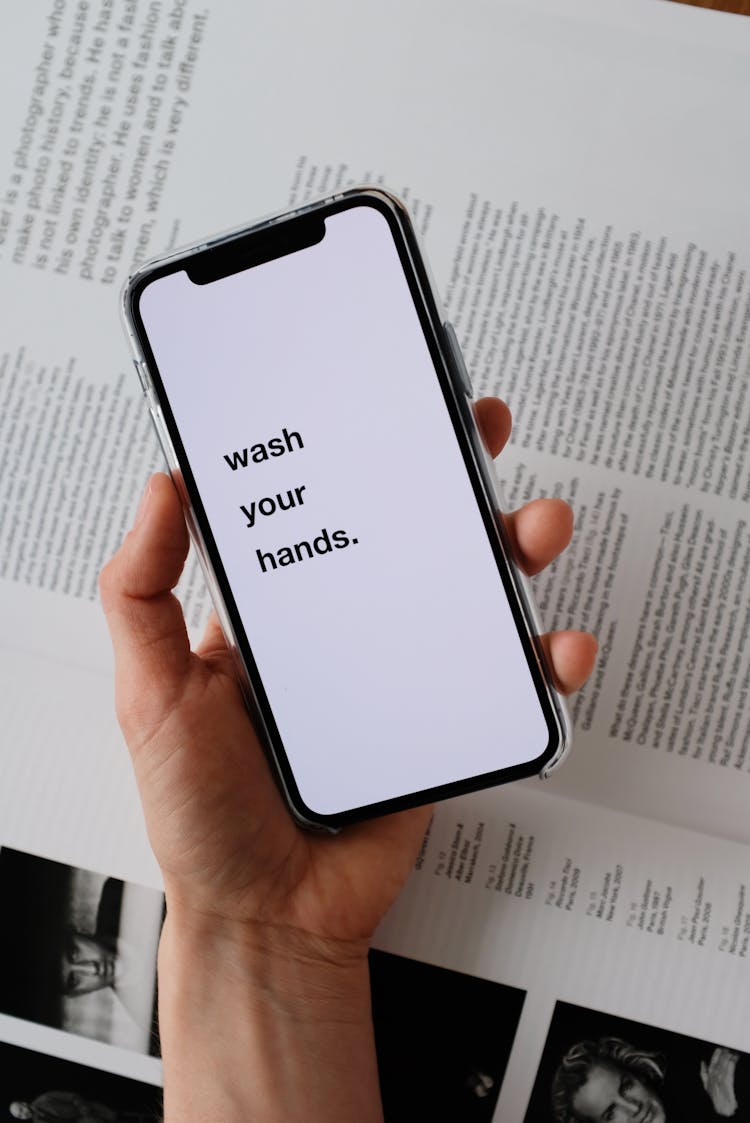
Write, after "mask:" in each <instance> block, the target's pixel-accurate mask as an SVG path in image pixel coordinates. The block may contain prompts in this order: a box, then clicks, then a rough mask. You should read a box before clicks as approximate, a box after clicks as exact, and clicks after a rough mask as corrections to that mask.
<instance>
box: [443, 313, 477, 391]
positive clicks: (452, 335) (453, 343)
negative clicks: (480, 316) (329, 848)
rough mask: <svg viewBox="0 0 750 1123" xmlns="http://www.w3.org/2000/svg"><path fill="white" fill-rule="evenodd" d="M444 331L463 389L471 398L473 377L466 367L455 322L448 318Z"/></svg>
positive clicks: (454, 367)
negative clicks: (470, 376) (454, 325)
mask: <svg viewBox="0 0 750 1123" xmlns="http://www.w3.org/2000/svg"><path fill="white" fill-rule="evenodd" d="M443 331H444V332H445V338H446V339H447V341H448V350H449V351H450V355H451V359H452V360H453V369H454V370H455V372H456V374H457V375H458V379H459V383H460V386H461V389H462V390H463V392H464V393H465V394H466V395H467V396H468V397H470V398H471V397H473V396H474V391H473V389H472V386H471V379H470V378H469V372H468V371H467V369H466V363H465V362H464V357H463V355H462V354H461V348H460V347H459V345H458V339H457V337H456V329H455V328H454V327H453V324H452V323H451V322H450V320H446V321H445V323H444V324H443Z"/></svg>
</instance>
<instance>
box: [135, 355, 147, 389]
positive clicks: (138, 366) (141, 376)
mask: <svg viewBox="0 0 750 1123" xmlns="http://www.w3.org/2000/svg"><path fill="white" fill-rule="evenodd" d="M133 366H134V367H135V373H136V374H137V375H138V381H139V382H140V384H141V389H142V390H143V393H144V394H148V382H147V381H146V374H145V370H146V368H145V367H144V365H143V363H142V361H141V360H140V359H133Z"/></svg>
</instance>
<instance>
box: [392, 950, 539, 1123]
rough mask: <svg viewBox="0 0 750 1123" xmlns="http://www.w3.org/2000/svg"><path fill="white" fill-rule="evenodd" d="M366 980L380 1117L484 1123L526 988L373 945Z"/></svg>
mask: <svg viewBox="0 0 750 1123" xmlns="http://www.w3.org/2000/svg"><path fill="white" fill-rule="evenodd" d="M370 978H371V980H372V1008H373V1020H374V1023H375V1044H376V1047H377V1053H378V1069H379V1072H380V1087H381V1092H382V1096H383V1109H384V1113H385V1119H386V1121H387V1123H401V1121H402V1120H403V1121H404V1123H405V1121H407V1120H409V1121H410V1123H414V1121H415V1120H419V1119H429V1120H430V1121H431V1123H442V1121H445V1123H449V1121H450V1123H458V1121H461V1123H470V1121H471V1123H474V1121H476V1123H484V1121H487V1123H489V1120H491V1119H492V1117H493V1114H494V1111H495V1106H496V1104H497V1099H498V1096H499V1094H500V1089H501V1087H502V1083H503V1077H504V1075H505V1069H506V1066H507V1063H508V1057H509V1056H510V1050H511V1047H512V1045H513V1039H514V1037H515V1033H516V1028H517V1026H518V1022H519V1019H520V1017H521V1009H522V1007H523V1001H524V998H525V992H524V991H522V990H518V989H516V988H515V987H509V986H504V985H503V984H502V983H495V982H491V981H489V980H488V979H482V978H478V977H477V976H475V975H465V974H462V973H461V972H459V971H450V970H447V969H446V968H444V967H435V966H433V965H432V964H429V963H420V962H417V961H416V960H414V959H407V958H405V957H404V956H400V955H392V954H390V953H388V952H382V951H375V950H372V951H371V952H370Z"/></svg>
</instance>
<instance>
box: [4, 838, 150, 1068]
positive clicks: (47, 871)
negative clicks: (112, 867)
mask: <svg viewBox="0 0 750 1123" xmlns="http://www.w3.org/2000/svg"><path fill="white" fill-rule="evenodd" d="M0 898H1V899H2V901H3V906H4V910H5V915H6V916H7V917H10V918H12V920H11V922H10V923H6V924H5V925H4V926H3V929H2V932H1V933H0V964H2V968H1V969H0V1012H2V1013H3V1014H10V1015H12V1016H14V1017H17V1018H24V1019H26V1020H27V1021H32V1022H38V1023H40V1024H42V1025H47V1026H53V1027H54V1028H57V1029H63V1030H66V1031H68V1032H69V1033H75V1034H78V1035H80V1036H82V1037H90V1038H94V1039H95V1040H97V1041H103V1042H105V1043H107V1044H110V1045H118V1046H120V1047H122V1048H125V1049H132V1050H134V1051H136V1052H140V1053H147V1054H148V1053H150V1054H154V1055H158V1052H159V1047H158V1035H157V1033H156V953H157V947H158V943H159V933H160V931H161V924H162V920H163V916H164V897H163V895H162V893H160V892H159V891H158V890H156V889H150V888H146V887H145V886H142V885H134V884H132V883H130V882H124V881H120V880H118V879H117V878H113V877H105V876H104V875H102V874H98V873H93V872H91V871H90V870H84V869H77V868H74V867H72V866H67V865H63V864H62V863H60V862H52V861H49V860H48V859H46V858H39V857H36V856H34V855H31V854H24V853H22V852H20V851H17V850H11V849H7V848H3V849H0Z"/></svg>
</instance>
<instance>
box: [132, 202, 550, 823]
mask: <svg viewBox="0 0 750 1123" xmlns="http://www.w3.org/2000/svg"><path fill="white" fill-rule="evenodd" d="M357 206H370V207H374V208H375V209H377V210H378V211H380V213H381V214H383V215H384V217H385V218H386V219H387V221H388V225H389V228H390V230H391V234H392V236H393V239H394V243H395V246H396V249H397V252H398V255H399V259H400V261H401V264H402V267H403V269H404V274H405V276H406V279H407V282H408V285H409V290H410V292H411V295H412V299H413V300H414V306H415V311H416V313H417V315H418V317H419V320H420V324H421V326H422V330H423V332H424V336H425V340H426V342H427V346H428V349H429V351H430V356H431V358H432V361H433V367H434V369H435V373H436V377H437V380H438V385H439V386H440V389H441V392H442V394H443V400H444V402H445V406H446V409H447V410H448V413H449V416H450V418H451V423H452V425H453V429H454V432H455V434H456V439H457V441H458V444H459V448H460V449H461V454H462V457H463V461H464V465H465V467H466V470H467V474H468V475H469V478H470V480H471V484H472V489H473V491H474V495H475V498H476V501H477V504H478V506H479V508H480V511H481V513H482V518H483V522H484V525H485V529H486V532H487V536H488V540H489V542H490V545H491V548H492V551H493V556H494V558H495V561H496V564H497V568H498V573H499V575H500V578H501V580H502V582H503V585H504V588H505V593H506V597H507V599H508V602H509V604H510V607H511V611H512V613H513V618H514V621H515V624H516V628H517V631H518V634H519V637H520V639H521V642H522V646H523V650H524V654H525V657H526V660H527V664H528V666H529V670H530V673H531V676H532V680H533V682H534V685H535V688H536V692H537V697H538V700H539V704H540V707H541V709H542V713H543V715H544V719H545V724H546V727H547V729H548V733H549V739H548V743H547V746H546V748H545V749H544V751H543V752H542V753H541V754H540V755H539V756H538V757H535V758H534V759H532V760H529V761H525V762H522V763H520V764H517V765H511V766H509V767H505V768H500V769H497V770H493V771H491V772H486V773H481V774H479V775H477V776H471V777H466V778H464V779H460V780H455V781H452V782H450V783H448V784H443V785H440V786H438V787H433V788H426V789H422V790H420V791H417V792H410V793H407V794H405V795H403V796H398V797H394V798H392V799H389V800H385V801H381V802H377V803H371V804H366V805H363V806H361V807H357V808H351V809H348V810H346V811H341V812H337V813H335V814H321V813H318V812H316V811H315V810H314V809H313V808H310V807H308V806H307V804H306V803H305V802H304V800H303V799H302V797H301V795H300V792H299V789H298V787H297V784H296V782H295V779H294V774H293V772H292V769H291V766H290V764H289V760H288V757H287V754H286V751H285V749H284V745H283V741H282V739H281V736H280V734H279V730H278V727H277V725H276V722H275V720H274V716H273V710H272V707H271V705H270V702H269V700H268V697H267V695H266V692H265V689H264V687H263V682H262V679H261V677H260V674H259V671H258V667H257V665H256V663H255V659H254V657H253V654H252V646H251V644H250V642H249V639H248V636H247V633H246V631H245V627H244V625H243V622H242V619H241V617H240V614H239V612H238V609H237V605H236V603H235V600H234V597H233V594H232V590H231V588H230V586H229V582H228V580H227V577H226V573H225V571H224V567H223V564H222V561H221V557H220V555H219V551H218V549H217V546H216V542H215V540H214V537H213V534H212V532H211V526H210V523H209V520H208V518H207V515H206V511H205V508H204V506H203V503H202V500H201V496H200V492H199V490H198V487H197V484H196V481H195V479H194V477H193V474H192V471H191V468H190V462H189V459H188V457H187V454H186V451H185V448H184V446H183V444H182V440H181V438H180V433H179V429H178V427H177V424H176V422H175V418H174V415H173V413H172V410H171V407H170V404H169V398H168V396H167V393H166V390H165V387H164V384H163V382H162V379H161V376H160V373H159V369H158V364H157V362H156V359H155V356H154V354H153V351H152V349H151V346H150V344H149V340H148V336H147V334H146V331H145V327H144V324H143V320H142V318H141V315H140V308H139V305H140V299H141V297H142V295H143V293H144V291H145V289H146V288H147V287H148V286H149V285H151V284H152V283H153V282H155V281H157V280H159V279H160V278H163V277H165V276H168V275H169V274H172V273H176V272H181V271H186V272H187V274H188V276H189V277H191V279H192V280H193V281H194V283H197V284H205V283H211V281H213V280H218V279H220V278H221V277H223V276H229V275H231V274H232V273H236V272H240V271H242V270H244V269H246V268H252V267H253V265H254V264H260V263H261V261H267V260H272V259H273V258H274V257H279V256H282V255H284V254H286V253H291V252H295V250H296V249H301V248H304V247H305V245H312V244H314V240H315V239H314V238H313V239H312V240H310V241H306V239H308V238H312V234H313V233H314V232H319V229H320V224H321V222H322V224H323V236H324V224H325V219H326V217H328V216H329V215H333V214H337V213H339V212H340V211H343V210H348V209H350V208H352V207H357ZM317 240H321V239H320V238H318V239H317ZM274 247H275V249H276V251H277V252H273V249H274ZM266 254H269V256H265V255H266ZM191 274H192V276H191ZM125 300H126V308H127V312H128V315H129V319H130V322H131V324H132V326H133V329H134V331H135V334H136V338H137V342H138V346H139V348H140V350H141V352H142V354H143V356H144V359H145V362H146V364H147V370H148V374H149V378H150V381H151V383H152V386H153V390H154V392H155V397H156V400H157V404H158V408H159V410H160V412H161V415H162V418H163V421H164V424H165V426H166V429H167V434H168V437H169V441H170V443H171V445H172V449H173V450H174V455H175V459H176V461H177V463H178V464H179V470H180V474H181V477H182V481H181V482H182V486H183V488H184V491H185V494H186V496H187V499H188V500H189V503H190V507H191V508H192V512H193V515H194V518H195V521H196V523H197V527H198V530H199V531H200V535H201V537H202V540H203V545H204V547H205V551H206V553H207V555H208V559H209V561H210V566H211V569H212V572H213V576H214V577H215V581H216V584H217V585H218V587H219V590H220V593H221V596H222V599H223V604H224V607H225V610H226V613H227V616H228V618H229V620H230V622H231V626H232V630H233V632H234V638H235V640H236V644H237V648H238V650H239V653H240V656H241V659H242V663H243V666H244V669H245V672H246V674H247V678H248V681H249V684H250V687H251V690H252V699H251V700H250V701H252V703H253V705H254V707H255V708H256V710H257V714H258V716H259V717H260V718H261V723H262V725H263V727H264V730H265V734H266V738H267V741H268V743H267V744H266V745H265V748H266V751H267V753H268V755H269V757H270V760H271V763H272V765H273V767H274V768H275V770H276V776H277V779H278V780H279V781H280V786H281V789H282V791H283V793H284V795H285V797H286V799H287V802H288V803H289V806H290V808H291V810H292V812H293V814H294V815H295V817H296V818H297V819H298V820H299V821H300V822H302V823H304V824H305V825H313V826H319V827H324V828H326V829H329V830H337V829H339V828H340V827H342V826H345V825H346V824H348V823H353V822H357V821H359V820H362V819H367V818H372V817H374V816H376V815H385V814H390V813H392V812H395V811H401V810H406V809H408V808H411V807H416V806H419V805H422V804H425V803H432V802H436V801H440V800H444V799H449V798H453V797H455V796H458V795H464V794H467V793H470V792H475V791H479V790H482V789H484V788H489V787H494V786H496V785H499V784H502V783H507V782H510V781H512V780H518V779H522V778H524V777H528V776H533V775H538V774H539V773H541V772H543V771H544V769H545V766H547V765H548V764H549V763H550V762H551V761H552V760H554V759H555V758H556V757H557V756H558V754H559V752H560V749H561V745H562V743H563V739H564V737H565V730H564V727H563V723H562V722H561V720H560V714H559V710H558V707H557V706H556V704H555V701H554V694H553V687H552V686H551V683H550V679H549V673H548V672H547V671H546V669H545V666H544V661H543V653H542V651H541V647H540V644H539V639H538V636H536V635H535V634H534V631H533V622H532V620H530V618H529V614H528V611H527V610H526V609H525V606H524V601H523V597H522V595H521V594H520V593H519V588H518V584H517V581H516V579H515V577H514V573H513V569H512V563H511V561H510V556H511V555H510V548H509V544H508V542H507V539H506V538H505V535H504V531H503V529H502V523H501V520H499V519H498V516H497V513H496V511H495V508H494V502H493V496H492V494H491V490H490V489H489V488H488V484H487V481H486V480H485V479H484V478H483V474H482V471H481V470H480V468H479V467H478V464H477V456H476V450H475V449H474V448H472V439H471V433H470V431H469V429H468V427H467V425H468V424H471V418H470V417H469V418H467V417H466V415H465V411H466V409H467V407H468V399H466V396H465V393H464V391H463V389H462V386H461V383H460V377H459V376H458V375H457V372H456V371H455V370H454V369H453V363H452V358H451V356H450V353H449V348H448V346H447V343H446V340H445V334H444V329H443V324H442V320H441V316H440V313H439V309H438V307H437V304H436V301H435V298H434V295H433V290H432V285H431V283H430V279H429V276H428V273H427V269H426V266H425V264H424V261H423V258H422V255H421V252H420V250H419V246H418V243H417V239H416V235H415V233H414V231H413V228H412V226H411V222H410V221H409V219H408V215H407V214H406V212H405V210H404V209H403V205H402V204H400V203H399V202H398V200H396V199H395V198H394V197H392V196H390V195H389V194H388V193H387V192H385V191H382V190H380V189H367V188H366V189H360V190H357V191H351V192H347V193H345V194H343V195H340V196H335V197H334V198H332V199H327V200H323V201H321V202H319V203H316V204H311V205H309V206H307V207H305V208H303V209H302V210H301V212H291V213H290V214H289V215H282V216H280V217H279V218H274V219H271V220H267V221H266V222H264V223H261V224H259V225H257V226H253V227H250V228H248V229H246V230H242V231H239V232H237V233H234V234H230V235H225V236H223V237H221V238H219V239H217V240H216V241H215V242H213V243H208V244H206V245H205V246H202V247H200V248H198V249H191V250H188V251H186V252H185V253H184V254H179V255H176V256H174V257H172V258H170V259H168V260H166V261H164V262H161V263H157V264H155V265H154V266H151V267H147V268H146V269H144V270H143V271H141V272H140V273H139V274H138V275H137V276H136V277H135V278H134V279H133V280H132V282H131V284H130V285H129V287H128V289H127V291H126V296H125ZM464 399H466V400H464ZM462 411H463V413H464V416H462ZM157 428H158V426H157ZM480 439H481V438H480ZM173 474H174V472H173ZM184 498H185V497H184V496H183V500H184ZM456 580H457V581H460V580H464V577H463V575H462V574H456ZM498 721H499V722H500V721H502V715H498Z"/></svg>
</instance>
